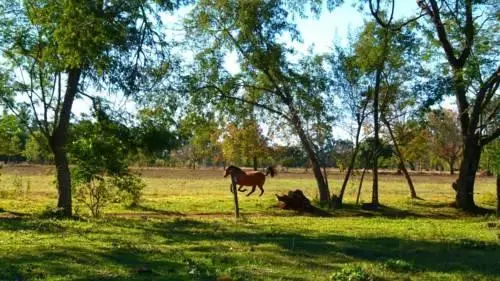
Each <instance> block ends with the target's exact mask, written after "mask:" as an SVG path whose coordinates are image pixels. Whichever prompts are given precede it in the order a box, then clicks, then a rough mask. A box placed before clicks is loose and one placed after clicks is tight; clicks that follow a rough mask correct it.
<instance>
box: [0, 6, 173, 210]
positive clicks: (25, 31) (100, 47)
mask: <svg viewBox="0 0 500 281" xmlns="http://www.w3.org/2000/svg"><path fill="white" fill-rule="evenodd" d="M156 3H158V4H160V5H159V6H160V8H165V9H168V10H171V9H173V8H175V7H177V6H178V3H177V1H176V2H170V1H161V2H159V1H157V2H155V1H147V0H133V1H113V2H108V1H102V0H93V1H76V0H69V1H63V2H61V1H57V0H28V1H24V2H23V4H20V3H19V2H18V1H14V0H8V1H7V3H5V4H3V5H0V44H1V46H0V47H1V49H2V51H3V55H2V60H1V62H2V64H3V65H4V66H5V72H4V73H2V77H3V78H2V79H0V80H2V81H3V85H2V86H3V87H2V88H3V89H4V90H3V91H2V93H1V96H0V97H1V98H2V101H3V102H4V103H5V105H6V106H7V107H8V108H9V109H10V110H11V111H12V112H15V113H16V112H18V106H17V105H18V104H17V103H16V102H15V100H16V96H23V97H24V98H25V100H28V102H27V103H25V106H27V107H28V108H30V109H31V112H30V115H31V117H32V119H33V122H34V124H35V125H36V127H37V130H39V131H40V132H41V133H42V135H43V138H45V139H46V140H48V144H49V147H50V149H51V151H52V153H53V154H54V162H55V165H56V171H57V187H58V193H59V197H58V203H57V207H58V209H59V210H61V213H62V214H63V215H64V216H71V214H72V203H71V202H72V196H71V177H70V170H69V165H68V157H67V144H68V137H69V136H68V130H69V127H70V120H71V111H72V106H73V102H74V100H75V98H77V97H79V96H87V97H88V96H89V95H88V94H86V93H85V92H86V90H88V89H89V88H91V87H94V88H100V89H103V88H106V89H109V90H117V89H121V90H123V92H124V93H126V94H130V93H135V92H137V91H138V90H139V89H140V88H141V85H144V84H145V83H148V82H150V81H151V80H154V77H155V76H154V75H153V74H155V72H151V71H148V70H150V69H152V68H157V69H160V70H163V71H168V69H169V68H168V67H166V66H165V65H168V63H167V62H166V61H167V60H168V57H166V54H165V48H166V47H167V45H166V44H165V41H164V38H163V35H162V36H159V33H157V29H156V28H157V26H158V24H159V21H157V20H155V18H154V17H151V15H154V13H155V12H156V10H155V9H156V7H158V5H157V4H156ZM146 46H150V48H147V47H146ZM155 46H156V47H155ZM157 55H161V57H162V58H164V60H161V63H160V65H158V63H157V60H155V59H154V58H156V57H158V56H157ZM145 72H148V73H145ZM157 72H158V71H157ZM18 73H20V74H18ZM40 143H43V140H41V139H40Z"/></svg>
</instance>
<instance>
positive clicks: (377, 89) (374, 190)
mask: <svg viewBox="0 0 500 281" xmlns="http://www.w3.org/2000/svg"><path fill="white" fill-rule="evenodd" d="M382 66H383V64H382ZM381 76H382V67H379V68H378V69H377V73H376V77H375V91H374V93H373V134H374V136H373V147H372V150H373V154H372V157H373V158H372V161H373V167H372V170H373V187H372V202H371V204H372V205H374V206H378V205H379V200H378V149H379V135H378V133H379V127H380V124H379V120H378V117H379V116H378V109H379V108H378V100H379V92H380V80H381V78H382V77H381Z"/></svg>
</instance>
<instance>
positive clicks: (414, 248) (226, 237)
mask: <svg viewBox="0 0 500 281" xmlns="http://www.w3.org/2000/svg"><path fill="white" fill-rule="evenodd" d="M148 231H156V233H157V234H160V235H163V236H164V237H166V238H167V239H169V240H171V241H172V242H179V243H189V242H191V243H193V242H197V241H211V242H215V243H216V244H219V243H227V242H228V241H234V242H244V243H247V244H248V245H262V244H274V245H277V246H279V248H280V249H281V250H282V252H283V253H284V254H285V257H286V258H287V259H288V258H292V257H293V258H294V259H296V258H299V259H304V258H308V257H309V258H320V260H321V258H324V259H325V260H330V261H332V260H336V261H338V262H344V263H345V262H349V261H353V260H364V261H369V262H386V261H388V260H395V259H401V260H405V261H409V262H411V263H412V264H414V265H415V270H417V271H434V272H443V273H451V272H473V273H479V274H484V275H487V276H495V277H498V276H500V266H498V261H499V260H500V244H498V243H486V242H481V241H475V240H458V241H451V240H450V241H421V240H409V239H408V240H407V239H400V238H394V237H376V238H353V237H348V236H343V235H335V234H329V235H320V236H315V237H308V236H305V235H303V234H300V233H282V232H274V231H269V230H266V229H259V227H258V226H256V225H251V227H250V229H248V230H247V231H234V230H233V231H232V230H228V229H227V228H225V227H224V226H223V225H220V224H218V223H205V222H200V221H195V220H176V221H174V222H167V223H165V222H158V223H155V224H154V226H153V227H152V229H149V230H148ZM193 231H196V232H195V233H194V232H193ZM203 251H206V249H204V250H203ZM311 266H313V267H318V266H321V264H316V263H315V265H314V264H312V265H311Z"/></svg>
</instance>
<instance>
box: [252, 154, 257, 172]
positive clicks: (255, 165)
mask: <svg viewBox="0 0 500 281" xmlns="http://www.w3.org/2000/svg"><path fill="white" fill-rule="evenodd" d="M253 170H254V171H257V156H254V157H253Z"/></svg>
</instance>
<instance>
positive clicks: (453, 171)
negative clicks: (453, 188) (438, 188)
mask: <svg viewBox="0 0 500 281" xmlns="http://www.w3.org/2000/svg"><path fill="white" fill-rule="evenodd" d="M448 164H449V165H450V175H454V174H455V167H454V166H455V160H450V163H448Z"/></svg>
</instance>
